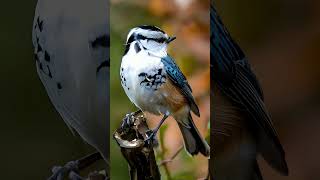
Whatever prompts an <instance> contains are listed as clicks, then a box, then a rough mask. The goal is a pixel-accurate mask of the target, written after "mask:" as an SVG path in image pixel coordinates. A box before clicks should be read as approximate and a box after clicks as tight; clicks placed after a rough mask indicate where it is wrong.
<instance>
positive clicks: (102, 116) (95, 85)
mask: <svg viewBox="0 0 320 180" xmlns="http://www.w3.org/2000/svg"><path fill="white" fill-rule="evenodd" d="M108 11H109V8H108V3H107V1H105V0H68V1H64V0H55V1H53V0H39V1H38V2H37V5H36V9H35V14H34V21H33V27H32V43H33V47H34V59H35V65H36V71H37V74H38V76H39V78H40V80H41V82H42V84H43V86H44V89H45V90H46V92H47V95H48V96H49V99H50V101H51V103H52V104H53V106H54V108H55V109H56V111H57V112H58V113H59V115H60V116H61V117H62V119H63V120H64V122H65V123H66V125H67V126H68V127H69V129H70V130H71V131H72V132H73V133H74V134H78V135H79V136H80V137H81V138H82V139H83V140H84V141H85V142H86V143H88V144H89V145H91V146H93V147H94V148H95V149H96V150H97V151H98V152H99V154H100V155H101V157H103V159H104V160H105V161H106V162H108V161H109V68H110V59H109V46H110V45H109V44H110V42H109V41H110V40H109V29H108V26H109V17H108Z"/></svg>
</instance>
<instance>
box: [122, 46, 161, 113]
mask: <svg viewBox="0 0 320 180" xmlns="http://www.w3.org/2000/svg"><path fill="white" fill-rule="evenodd" d="M159 69H163V71H164V65H163V63H162V62H161V58H159V57H156V56H152V55H151V56H150V55H149V54H148V52H147V51H140V52H139V53H137V54H136V53H134V52H130V51H129V52H128V54H127V55H125V56H123V58H122V63H121V68H120V75H121V78H122V80H123V82H122V87H123V88H124V90H125V92H126V94H127V96H128V97H129V99H130V100H131V102H132V103H134V104H135V105H136V106H137V107H139V108H140V109H141V110H143V111H148V112H151V113H153V114H159V112H161V113H163V112H165V111H166V110H165V108H164V107H162V106H161V105H160V104H161V100H162V99H161V97H160V96H159V95H157V93H156V92H155V91H154V90H153V89H152V88H150V89H148V88H144V86H141V85H140V83H141V79H139V74H141V73H147V74H153V73H156V72H157V71H158V70H159Z"/></svg>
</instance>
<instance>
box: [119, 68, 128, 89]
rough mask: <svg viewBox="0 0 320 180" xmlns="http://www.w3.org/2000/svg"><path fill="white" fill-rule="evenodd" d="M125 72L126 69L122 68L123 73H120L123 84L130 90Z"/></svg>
mask: <svg viewBox="0 0 320 180" xmlns="http://www.w3.org/2000/svg"><path fill="white" fill-rule="evenodd" d="M123 71H124V69H123V68H121V72H120V77H121V84H122V85H123V86H124V87H126V88H127V89H128V90H129V89H130V88H129V87H128V86H127V79H126V78H125V77H124V73H123Z"/></svg>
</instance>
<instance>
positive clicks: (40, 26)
mask: <svg viewBox="0 0 320 180" xmlns="http://www.w3.org/2000/svg"><path fill="white" fill-rule="evenodd" d="M37 25H38V27H39V30H40V32H42V29H43V21H41V20H40V18H39V16H38V18H37Z"/></svg>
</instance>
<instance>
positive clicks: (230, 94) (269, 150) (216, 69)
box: [210, 6, 287, 173]
mask: <svg viewBox="0 0 320 180" xmlns="http://www.w3.org/2000/svg"><path fill="white" fill-rule="evenodd" d="M210 26H211V28H210V29H211V32H210V33H211V37H210V46H211V50H210V56H211V73H212V74H211V77H212V80H213V82H214V83H215V84H217V86H218V88H219V89H220V91H221V92H222V93H223V95H224V96H226V97H227V98H228V100H230V101H232V102H233V103H234V104H235V105H236V106H237V107H240V108H241V109H243V110H245V111H246V112H247V113H248V115H249V117H250V118H249V119H250V120H251V121H250V122H249V123H250V124H251V125H252V126H255V127H257V128H259V129H261V130H260V131H257V132H258V133H257V134H256V136H258V137H257V139H259V140H258V141H259V147H258V149H259V151H260V152H261V153H262V156H263V157H264V158H265V159H266V160H267V161H268V162H269V163H270V164H271V165H272V166H273V167H275V168H276V169H278V170H280V171H281V172H284V173H287V166H286V163H285V160H284V150H283V148H282V146H281V144H280V142H279V139H278V137H277V133H276V130H275V129H274V127H273V123H272V121H271V118H270V116H269V114H268V112H267V111H266V108H265V105H264V102H263V93H262V89H261V87H260V85H259V83H258V80H257V78H256V76H255V75H254V74H253V72H252V70H251V68H250V65H249V63H248V61H247V59H246V57H245V55H244V53H243V51H242V50H241V49H240V47H239V46H238V44H237V43H235V41H234V40H233V39H232V38H231V36H230V34H229V32H228V31H227V30H226V28H225V26H224V25H223V23H222V22H221V19H220V18H219V16H218V15H217V12H216V9H215V8H214V7H213V6H211V10H210ZM214 118H215V117H214ZM260 142H262V143H260Z"/></svg>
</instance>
